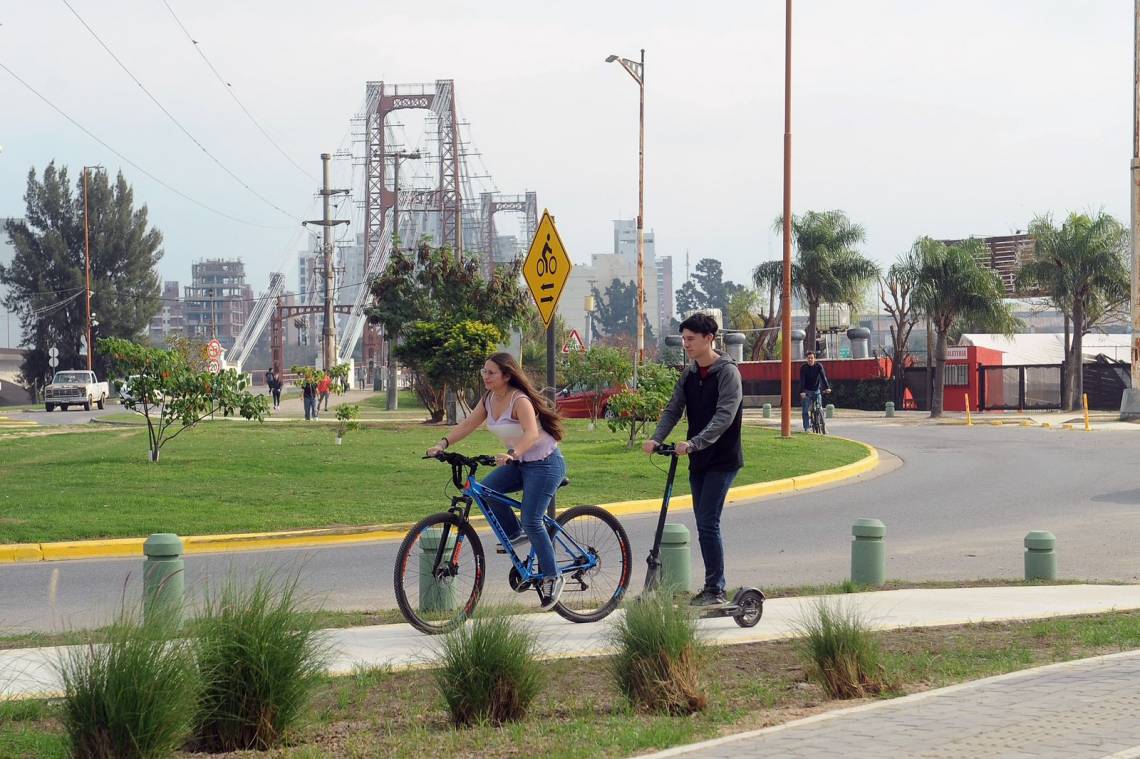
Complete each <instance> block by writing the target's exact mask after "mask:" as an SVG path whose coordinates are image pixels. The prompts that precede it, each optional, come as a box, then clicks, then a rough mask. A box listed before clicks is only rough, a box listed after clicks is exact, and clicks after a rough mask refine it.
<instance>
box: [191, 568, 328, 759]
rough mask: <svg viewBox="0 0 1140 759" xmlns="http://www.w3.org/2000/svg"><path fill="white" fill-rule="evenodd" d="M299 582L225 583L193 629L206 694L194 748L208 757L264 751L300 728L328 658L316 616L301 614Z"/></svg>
mask: <svg viewBox="0 0 1140 759" xmlns="http://www.w3.org/2000/svg"><path fill="white" fill-rule="evenodd" d="M297 582H298V579H297V577H295V576H294V577H291V578H289V579H287V580H285V581H284V582H277V581H276V580H275V578H274V576H272V575H268V576H265V575H263V576H258V577H257V578H256V579H254V581H253V582H252V584H250V585H245V586H243V585H240V584H239V583H238V582H237V581H236V580H235V579H233V578H230V579H229V580H227V581H226V582H225V583H224V584H223V586H222V589H221V591H220V592H218V593H216V594H213V595H211V596H210V597H208V598H207V600H206V603H205V609H204V611H203V613H202V614H201V616H200V617H199V618H198V619H197V620H196V622H195V631H196V633H197V637H196V639H195V642H194V651H195V656H196V660H197V665H198V671H199V673H200V677H201V679H202V692H201V696H200V698H199V700H198V708H197V713H196V716H195V720H194V744H195V746H196V747H198V748H201V749H205V750H208V751H235V750H239V749H259V750H263V749H267V748H271V747H273V746H276V745H278V744H279V743H280V742H281V740H282V739H283V737H284V735H285V733H286V731H288V730H289V728H290V727H292V726H293V725H294V724H296V722H297V719H298V717H299V716H300V715H301V713H302V711H303V710H304V708H305V706H306V705H307V704H308V702H309V699H310V697H311V696H312V694H313V689H314V688H315V687H316V685H317V684H318V683H319V681H320V676H321V673H322V671H323V669H324V663H325V660H326V658H327V647H326V644H325V643H324V642H323V640H322V639H321V637H320V634H319V630H318V629H317V626H316V617H315V615H313V614H311V613H308V612H305V611H302V610H301V608H300V603H299V599H298V594H297Z"/></svg>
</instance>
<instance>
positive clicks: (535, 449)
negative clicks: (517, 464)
mask: <svg viewBox="0 0 1140 759" xmlns="http://www.w3.org/2000/svg"><path fill="white" fill-rule="evenodd" d="M524 397H525V396H524V395H523V394H522V393H520V392H518V391H515V393H514V394H513V395H511V401H510V403H508V404H507V409H506V411H504V412H503V415H502V416H500V417H499V418H498V419H496V418H495V414H494V411H493V410H492V408H491V406H492V397H491V394H490V393H487V395H486V396H485V397H484V399H483V405H484V406H485V407H486V410H487V429H489V430H490V431H491V432H493V433H494V434H495V436H496V437H497V438H499V440H501V441H502V442H503V445H505V446H506V447H507V448H514V446H515V443H517V442H518V441H519V440H521V439H522V436H523V428H522V425H521V424H519V421H518V420H517V419H515V418H513V414H514V411H515V402H516V401H518V399H519V398H524ZM557 447H558V441H557V440H555V439H554V438H553V437H552V436H551V434H550V433H549V432H547V431H546V430H544V429H543V428H542V425H541V424H540V425H539V426H538V442H536V443H535V444H534V445H532V446H531V447H530V448H529V449H527V450H525V451H515V455H516V456H518V458H519V460H520V461H542V460H543V459H544V458H546V457H547V456H549V455H550V454H552V453H554V449H555V448H557Z"/></svg>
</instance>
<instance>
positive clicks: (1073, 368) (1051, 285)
mask: <svg viewBox="0 0 1140 759" xmlns="http://www.w3.org/2000/svg"><path fill="white" fill-rule="evenodd" d="M1029 234H1030V235H1031V236H1032V237H1033V240H1034V243H1035V245H1034V250H1033V258H1032V260H1030V261H1027V262H1026V263H1025V265H1024V266H1022V268H1021V271H1020V272H1019V273H1018V276H1017V286H1018V289H1019V290H1021V291H1023V292H1024V291H1032V292H1043V293H1044V294H1045V295H1046V296H1047V297H1048V298H1049V300H1050V301H1051V302H1052V304H1053V305H1054V306H1055V307H1056V308H1057V309H1058V310H1060V311H1061V313H1063V314H1064V315H1065V316H1067V317H1068V318H1069V320H1070V321H1071V322H1072V325H1073V337H1072V341H1071V344H1069V343H1067V344H1066V345H1065V372H1066V374H1067V380H1068V381H1067V382H1066V386H1067V396H1066V398H1065V399H1064V404H1065V408H1068V409H1073V408H1076V407H1077V406H1078V405H1079V401H1080V398H1081V395H1082V394H1083V393H1084V372H1083V371H1082V365H1083V363H1084V360H1083V354H1082V349H1083V347H1084V346H1083V342H1084V336H1085V335H1087V334H1088V333H1089V332H1091V331H1092V330H1093V329H1095V328H1096V327H1097V325H1098V324H1099V323H1100V322H1101V321H1102V320H1103V319H1104V318H1105V317H1106V316H1109V315H1112V314H1114V313H1116V312H1117V311H1119V309H1120V308H1121V307H1122V306H1125V305H1126V304H1127V303H1128V296H1129V293H1130V287H1131V285H1130V282H1129V262H1128V248H1129V239H1128V229H1127V228H1126V227H1125V226H1124V225H1123V224H1121V223H1120V222H1119V221H1117V220H1116V219H1114V218H1113V217H1112V216H1111V215H1109V214H1107V213H1104V212H1101V213H1099V214H1097V216H1096V217H1095V218H1094V217H1092V216H1089V215H1087V214H1079V213H1071V214H1069V216H1068V218H1067V219H1065V221H1064V223H1062V224H1061V226H1060V227H1056V226H1054V224H1053V220H1052V218H1051V217H1049V216H1047V215H1046V216H1038V217H1037V218H1036V219H1034V220H1033V222H1032V223H1031V224H1030V225H1029Z"/></svg>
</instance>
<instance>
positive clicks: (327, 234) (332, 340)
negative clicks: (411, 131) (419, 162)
mask: <svg viewBox="0 0 1140 759" xmlns="http://www.w3.org/2000/svg"><path fill="white" fill-rule="evenodd" d="M331 161H332V155H331V154H330V153H321V168H322V170H323V175H322V176H323V179H324V188H323V190H322V192H321V196H322V200H323V202H324V215H323V216H324V230H325V231H324V251H325V331H324V339H323V340H322V341H321V342H322V346H321V348H322V353H323V359H324V366H325V371H326V372H327V371H330V370H331V369H332V368H333V366H334V365H335V364H336V317H335V315H334V314H333V293H334V291H335V289H336V284H335V277H336V270H335V269H334V267H333V263H334V262H333V238H332V228H333V220H332V205H331V204H330V202H329V198H330V197H331V196H332V166H331Z"/></svg>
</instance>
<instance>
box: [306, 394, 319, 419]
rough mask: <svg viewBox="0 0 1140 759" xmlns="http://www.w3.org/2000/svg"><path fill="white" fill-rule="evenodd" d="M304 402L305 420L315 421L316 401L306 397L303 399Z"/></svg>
mask: <svg viewBox="0 0 1140 759" xmlns="http://www.w3.org/2000/svg"><path fill="white" fill-rule="evenodd" d="M304 401H305V418H306V419H316V418H317V409H316V405H317V399H316V398H313V397H312V396H309V395H306V396H305V398H304Z"/></svg>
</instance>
